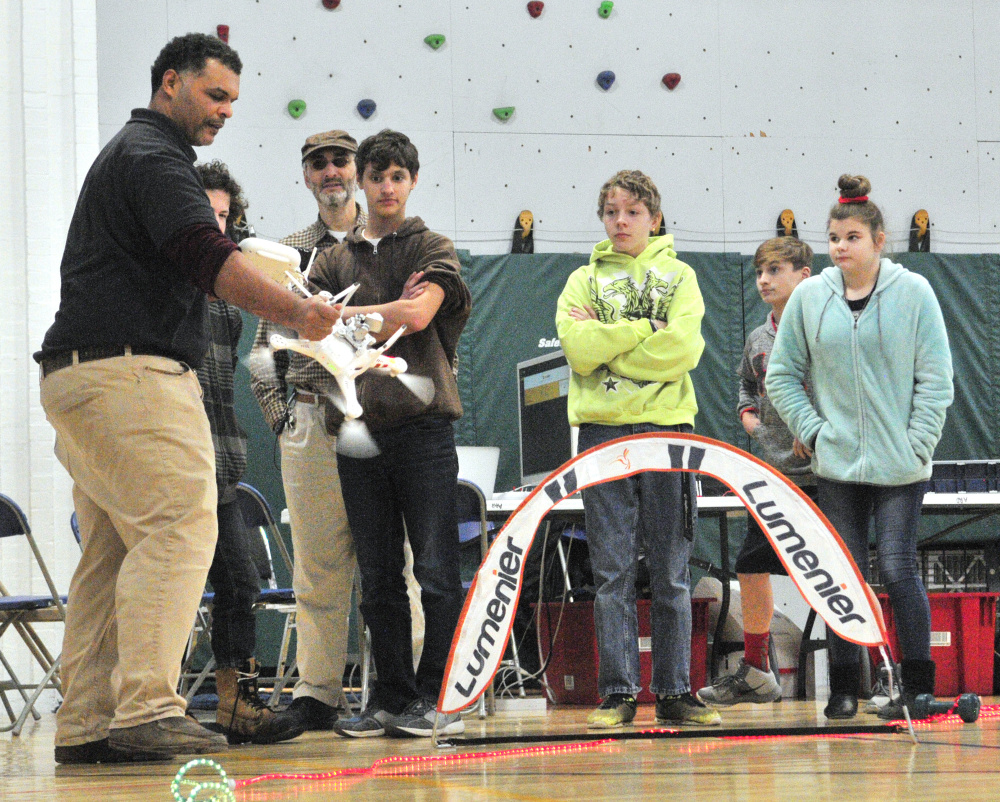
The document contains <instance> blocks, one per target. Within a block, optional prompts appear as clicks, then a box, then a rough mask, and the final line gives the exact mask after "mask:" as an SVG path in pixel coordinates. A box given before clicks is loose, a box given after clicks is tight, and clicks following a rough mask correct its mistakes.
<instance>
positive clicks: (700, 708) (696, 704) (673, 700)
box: [656, 693, 722, 727]
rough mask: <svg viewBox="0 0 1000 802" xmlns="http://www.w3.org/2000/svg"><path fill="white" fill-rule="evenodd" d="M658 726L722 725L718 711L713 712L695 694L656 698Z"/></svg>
mask: <svg viewBox="0 0 1000 802" xmlns="http://www.w3.org/2000/svg"><path fill="white" fill-rule="evenodd" d="M656 723H657V724H682V725H683V724H701V725H703V726H707V727H715V726H718V725H719V724H721V723H722V717H721V716H720V715H719V711H718V710H713V709H712V708H710V707H708V706H707V705H706V704H705V703H704V702H702V701H701V699H699V698H698V697H696V696H695V695H694V694H693V693H682V694H680V695H679V696H659V695H657V697H656Z"/></svg>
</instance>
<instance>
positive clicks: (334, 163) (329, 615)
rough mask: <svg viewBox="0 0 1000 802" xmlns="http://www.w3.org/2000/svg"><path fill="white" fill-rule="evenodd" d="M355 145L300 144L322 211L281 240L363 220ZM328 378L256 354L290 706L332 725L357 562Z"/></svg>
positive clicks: (266, 333) (307, 240)
mask: <svg viewBox="0 0 1000 802" xmlns="http://www.w3.org/2000/svg"><path fill="white" fill-rule="evenodd" d="M357 149H358V143H357V141H356V140H355V139H354V138H353V137H351V136H350V135H349V134H348V133H347V132H346V131H326V132H325V133H321V134H314V135H313V136H311V137H309V138H308V139H306V141H305V144H304V145H303V146H302V175H303V177H304V179H305V184H306V187H307V188H308V189H309V190H310V191H311V192H312V194H313V195H314V196H315V198H316V205H317V206H318V207H319V216H318V217H317V218H316V221H315V222H313V223H312V224H311V225H309V226H307V227H306V228H303V229H302V230H301V231H296V232H295V233H294V234H290V235H289V236H287V237H285V238H284V239H283V240H281V242H282V244H284V245H290V246H291V247H293V248H298V249H299V250H301V251H302V252H303V258H302V265H303V266H306V265H307V264H308V263H309V258H310V256H311V254H312V251H313V249H314V248H316V249H318V250H324V249H326V248H329V247H332V246H334V245H336V244H337V243H338V242H340V241H342V240H343V239H344V237H345V236H346V235H347V233H348V232H349V231H352V230H353V229H354V227H355V226H357V225H361V226H363V225H365V223H366V222H367V217H366V215H365V213H364V211H363V210H362V209H361V208H360V207H359V206H358V205H357V203H356V201H355V198H354V195H355V193H356V191H357V188H358V181H357V168H356V167H355V164H354V154H355V153H356V152H357ZM279 330H280V329H277V328H276V327H275V326H274V325H273V324H271V323H269V322H268V321H266V320H263V319H262V320H261V322H260V326H259V327H258V329H257V336H256V339H255V341H254V348H255V349H258V348H262V349H266V348H268V342H269V340H270V337H271V334H273V333H274V332H275V331H279ZM330 378H331V377H330V374H329V373H328V372H327V371H326V369H325V368H323V367H322V366H321V365H320V364H319V363H318V362H316V361H315V360H313V359H310V358H309V357H306V356H302V355H301V354H297V353H295V352H292V351H278V352H275V354H274V363H273V369H272V368H271V365H270V362H269V360H264V361H259V360H253V361H252V364H251V385H252V387H253V393H254V395H255V396H256V398H257V402H258V403H259V404H260V408H261V410H262V411H263V413H264V418H265V420H266V421H267V423H268V425H269V426H270V427H271V429H272V431H274V433H275V434H276V435H278V441H279V444H280V447H281V478H282V482H283V484H284V487H285V500H286V502H287V504H288V514H289V518H290V522H291V529H292V545H293V548H294V553H295V570H294V576H293V577H292V586H293V588H294V589H295V598H296V602H297V615H296V629H297V637H298V644H297V647H296V655H297V660H298V669H299V680H298V682H297V683H296V684H295V691H294V693H293V697H294V698H293V700H292V703H291V705H290V706H289V708H288V710H289V711H291V712H293V713H295V714H296V715H298V716H299V717H300V718H301V719H302V722H301V723H302V724H303V725H304V726H305V728H306V729H309V730H329V729H332V727H333V725H334V723H335V722H336V721H337V708H338V704H339V702H340V701H341V697H342V695H343V676H344V662H345V660H346V656H347V634H348V628H347V619H348V615H349V613H350V608H351V590H352V588H353V584H354V571H355V565H356V562H355V558H354V544H353V542H352V540H351V532H350V529H349V528H348V526H347V513H346V512H345V511H344V499H343V497H342V495H341V492H340V477H339V475H338V473H337V452H336V445H337V440H336V438H335V437H332V436H330V435H328V434H327V431H326V425H325V414H326V412H325V408H324V403H325V400H324V396H323V389H324V387H327V386H329V382H330Z"/></svg>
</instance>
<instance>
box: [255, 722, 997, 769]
mask: <svg viewBox="0 0 1000 802" xmlns="http://www.w3.org/2000/svg"><path fill="white" fill-rule="evenodd" d="M979 719H980V720H983V719H1000V705H983V707H982V708H981V709H980V711H979ZM954 723H960V724H964V722H963V721H962V719H961V718H959V717H958V715H956V714H955V713H940V714H938V715H935V716H931V717H930V718H927V719H921V720H918V721H914V722H913V726H914V727H917V728H920V729H928V728H930V727H932V726H934V725H935V724H954ZM905 728H906V722H905V721H889V722H886V723H885V724H877V725H862V726H856V727H784V728H779V727H772V728H759V729H750V730H742V731H740V730H731V729H730V730H715V731H713V730H711V729H700V730H679V729H667V728H652V729H645V730H638V731H634V732H622V733H615V734H614V735H612V736H610V737H607V738H602V739H601V740H598V741H587V742H583V743H580V742H577V743H565V744H552V741H559V740H568V739H570V738H579V737H580V736H579V735H568V736H567V735H535V736H523V735H522V736H511V737H497V738H478V739H468V740H465V739H463V740H460V741H454V742H452V745H453V746H460V745H462V744H465V745H470V746H471V745H481V744H487V743H492V744H497V743H516V742H521V743H524V742H525V741H547V742H549V744H551V745H548V746H530V747H525V748H522V749H500V750H495V751H491V752H469V753H466V754H455V755H410V756H393V757H384V758H381V759H379V760H376V761H375V762H374V763H372V765H371V766H368V767H359V768H353V769H338V770H336V771H324V772H317V773H313V774H285V773H275V774H262V775H261V776H259V777H251V778H249V779H246V780H236V781H235V787H236V788H246V787H247V786H249V785H253V784H255V783H261V782H265V781H267V780H332V779H338V778H345V777H376V776H392V775H400V774H411V773H414V772H416V771H422V770H425V769H429V768H435V767H437V766H440V765H445V764H454V763H460V762H469V761H474V760H496V759H499V758H509V757H534V756H537V755H556V754H571V753H574V752H585V751H587V750H591V749H599V748H602V747H605V746H608V745H610V744H613V743H617V742H619V741H626V740H651V739H659V738H664V739H677V740H686V739H692V738H718V739H725V740H764V739H770V738H795V737H802V736H812V737H817V738H850V737H853V736H856V735H862V734H878V733H886V732H899V731H905Z"/></svg>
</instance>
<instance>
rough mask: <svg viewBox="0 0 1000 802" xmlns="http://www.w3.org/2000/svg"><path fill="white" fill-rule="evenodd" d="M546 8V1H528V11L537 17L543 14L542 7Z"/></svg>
mask: <svg viewBox="0 0 1000 802" xmlns="http://www.w3.org/2000/svg"><path fill="white" fill-rule="evenodd" d="M543 8H545V3H543V2H542V0H531V2H530V3H528V13H529V14H531V16H533V17H535V18H536V19H537V18H538V17H539V16H541V13H542V9H543Z"/></svg>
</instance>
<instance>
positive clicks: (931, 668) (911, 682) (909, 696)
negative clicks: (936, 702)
mask: <svg viewBox="0 0 1000 802" xmlns="http://www.w3.org/2000/svg"><path fill="white" fill-rule="evenodd" d="M902 666H903V669H902V671H903V692H902V694H901V695H900V696H899V698H897V699H896V700H895V701H892V702H889V704H887V705H886V706H885V707H883V708H882V709H881V710H879V711H878V717H879V718H881V719H884V720H886V721H899V720H900V719H903V718H906V716H905V715H904V714H903V705H904V704H905V705H906V707H907V709H908V710H909V711H910V718H916V716H915V715H914V713H913V703H914V701H916V698H917V697H918V696H920V694H922V693H929V694H931V695H932V696H933V695H934V677H935V673H936V670H935V665H934V661H933V660H903V663H902Z"/></svg>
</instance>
